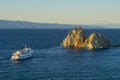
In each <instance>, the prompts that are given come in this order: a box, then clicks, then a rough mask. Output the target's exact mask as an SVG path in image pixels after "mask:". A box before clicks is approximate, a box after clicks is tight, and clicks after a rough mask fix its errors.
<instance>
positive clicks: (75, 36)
mask: <svg viewBox="0 0 120 80" xmlns="http://www.w3.org/2000/svg"><path fill="white" fill-rule="evenodd" d="M61 46H62V47H64V48H71V47H72V48H87V49H99V48H109V47H110V42H109V40H108V39H107V38H105V37H104V36H103V35H101V34H100V33H92V34H91V35H90V36H89V37H88V38H87V39H86V36H85V31H84V30H83V29H82V28H81V27H76V28H75V29H73V30H71V31H69V33H68V35H67V37H66V38H65V39H64V40H63V42H62V43H61Z"/></svg>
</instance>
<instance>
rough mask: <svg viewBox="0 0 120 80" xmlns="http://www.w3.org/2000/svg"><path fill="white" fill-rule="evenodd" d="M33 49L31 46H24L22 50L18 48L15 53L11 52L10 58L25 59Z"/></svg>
mask: <svg viewBox="0 0 120 80" xmlns="http://www.w3.org/2000/svg"><path fill="white" fill-rule="evenodd" d="M32 53H33V50H32V49H31V48H27V47H26V46H25V48H24V49H23V50H18V51H16V52H15V53H13V55H12V57H11V59H12V60H18V59H26V58H30V57H32Z"/></svg>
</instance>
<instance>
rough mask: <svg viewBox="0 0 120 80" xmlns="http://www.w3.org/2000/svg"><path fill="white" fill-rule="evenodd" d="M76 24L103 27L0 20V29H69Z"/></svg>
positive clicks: (90, 26)
mask: <svg viewBox="0 0 120 80" xmlns="http://www.w3.org/2000/svg"><path fill="white" fill-rule="evenodd" d="M76 26H81V27H83V28H85V29H86V28H87V29H88V28H90V29H91V28H104V27H101V26H93V25H68V24H50V23H35V22H28V21H11V20H0V29H64V28H65V29H70V28H74V27H76Z"/></svg>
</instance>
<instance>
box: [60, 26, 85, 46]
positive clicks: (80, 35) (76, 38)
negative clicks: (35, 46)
mask: <svg viewBox="0 0 120 80" xmlns="http://www.w3.org/2000/svg"><path fill="white" fill-rule="evenodd" d="M85 39H86V36H85V31H84V30H83V29H82V28H81V27H75V29H73V30H71V31H69V32H68V35H67V37H66V38H65V39H64V40H63V42H62V43H61V46H62V47H64V48H82V47H83V42H84V41H85Z"/></svg>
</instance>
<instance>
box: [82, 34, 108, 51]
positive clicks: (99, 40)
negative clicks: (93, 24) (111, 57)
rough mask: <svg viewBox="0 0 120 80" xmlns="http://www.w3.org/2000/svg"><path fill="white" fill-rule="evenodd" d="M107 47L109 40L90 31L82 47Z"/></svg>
mask: <svg viewBox="0 0 120 80" xmlns="http://www.w3.org/2000/svg"><path fill="white" fill-rule="evenodd" d="M109 47H110V42H109V40H108V39H107V38H105V37H104V36H103V35H101V34H100V33H92V34H91V35H90V36H89V37H88V38H87V39H86V40H85V42H84V48H88V49H100V48H109Z"/></svg>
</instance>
